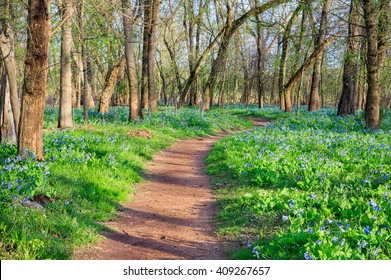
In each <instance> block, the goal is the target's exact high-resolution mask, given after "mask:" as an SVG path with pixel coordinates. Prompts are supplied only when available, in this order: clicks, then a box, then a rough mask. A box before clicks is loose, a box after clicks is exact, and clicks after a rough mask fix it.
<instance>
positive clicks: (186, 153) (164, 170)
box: [73, 134, 227, 260]
mask: <svg viewBox="0 0 391 280" xmlns="http://www.w3.org/2000/svg"><path fill="white" fill-rule="evenodd" d="M225 135H227V134H219V135H216V136H210V137H206V138H195V139H188V140H182V141H178V142H176V143H175V144H174V145H172V146H171V147H170V148H168V149H166V150H164V151H162V152H160V153H159V154H157V155H156V156H155V157H154V159H153V160H152V161H151V162H149V164H148V165H147V167H146V172H145V176H144V178H145V181H144V182H143V183H141V184H139V185H138V186H137V187H136V191H135V195H134V196H133V197H132V198H131V201H130V202H128V203H125V204H123V208H122V209H121V211H120V212H119V218H118V219H116V220H115V221H111V222H108V223H107V224H106V225H107V226H108V227H110V228H111V229H112V231H110V232H103V236H104V239H103V241H102V242H101V243H99V244H96V245H94V246H92V247H90V248H87V249H83V250H80V251H78V252H76V253H75V254H74V257H73V258H74V259H93V260H100V259H103V260H114V259H120V260H130V259H133V260H148V259H152V260H164V259H169V260H175V259H179V260H180V259H188V260H197V259H222V258H223V250H224V248H222V246H221V245H219V244H218V243H217V240H216V238H215V235H214V228H213V225H212V219H213V216H214V215H215V208H214V203H215V200H214V198H213V194H212V191H211V188H210V182H209V178H208V176H207V175H206V174H205V173H204V168H205V163H204V160H205V157H206V156H207V155H208V153H209V151H210V150H211V148H212V146H213V144H214V143H215V142H217V141H218V140H219V139H220V138H222V137H223V136H225Z"/></svg>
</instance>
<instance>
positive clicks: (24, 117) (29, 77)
mask: <svg viewBox="0 0 391 280" xmlns="http://www.w3.org/2000/svg"><path fill="white" fill-rule="evenodd" d="M50 2H51V1H50V0H30V1H29V3H28V13H29V14H28V33H27V51H26V60H25V70H24V71H25V72H24V86H23V95H22V110H21V117H20V127H19V136H18V152H19V154H21V155H22V156H26V154H27V151H26V149H27V150H29V151H31V152H33V153H34V154H35V157H36V159H37V160H43V159H44V153H43V141H42V132H43V113H44V109H45V97H46V91H47V89H46V87H47V73H48V66H49V65H48V64H49V63H48V62H49V55H48V54H49V40H50V30H51V25H50V4H51V3H50Z"/></svg>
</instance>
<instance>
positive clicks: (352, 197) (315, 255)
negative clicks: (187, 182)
mask: <svg viewBox="0 0 391 280" xmlns="http://www.w3.org/2000/svg"><path fill="white" fill-rule="evenodd" d="M260 114H262V113H260ZM281 116H282V117H281V118H280V119H278V120H277V121H275V122H274V123H273V124H271V125H269V126H267V127H262V128H257V129H254V130H252V131H250V132H245V133H241V134H237V135H235V136H232V137H227V138H225V139H223V140H221V141H220V142H219V143H217V145H216V146H215V148H214V150H213V151H212V153H211V155H210V156H209V157H208V163H209V164H208V172H209V173H210V174H212V175H213V176H214V179H215V181H214V183H215V191H216V194H217V196H218V199H219V215H218V217H217V218H216V221H217V223H218V225H219V231H218V234H219V235H220V237H221V238H226V239H229V240H233V241H236V242H238V243H239V244H246V243H248V246H245V245H244V246H242V248H241V249H239V250H233V251H231V252H230V253H229V257H230V258H233V259H252V258H260V259H390V258H391V243H390V242H389V240H390V238H391V232H390V227H391V181H390V178H391V137H390V133H391V132H390V127H391V126H390V124H391V114H390V112H389V111H388V112H387V111H384V112H383V120H382V129H381V130H378V131H372V130H366V129H365V126H364V123H363V121H362V119H363V118H362V115H361V114H359V115H357V116H354V117H348V118H341V117H337V116H336V114H335V111H333V110H330V109H326V110H321V111H318V112H315V113H308V112H305V111H303V112H302V114H301V116H300V117H297V116H295V115H288V116H287V115H286V114H284V113H282V115H281Z"/></svg>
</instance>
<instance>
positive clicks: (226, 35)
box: [179, 0, 289, 108]
mask: <svg viewBox="0 0 391 280" xmlns="http://www.w3.org/2000/svg"><path fill="white" fill-rule="evenodd" d="M288 1H289V0H271V1H269V2H266V3H265V4H263V5H261V6H257V7H254V8H252V9H251V10H249V11H248V12H247V13H245V14H243V15H242V16H241V17H239V18H238V19H236V20H235V21H233V22H232V21H230V20H229V16H228V20H227V24H226V25H225V27H224V28H223V29H222V30H221V31H220V32H219V34H218V35H217V36H216V38H215V39H214V40H213V41H212V42H211V43H210V44H209V46H208V47H207V48H206V49H205V51H204V53H203V54H202V55H201V57H200V58H199V59H198V61H197V63H196V65H195V67H194V70H193V71H192V72H191V73H190V76H189V78H188V79H187V81H186V83H185V85H184V87H183V89H182V91H181V100H180V104H179V106H180V107H182V106H183V104H184V103H185V100H186V96H187V94H188V93H189V90H190V87H191V85H192V84H193V82H194V81H195V80H196V79H197V75H198V72H199V70H200V68H201V65H202V63H203V62H204V61H205V59H206V55H207V54H208V53H209V52H210V51H212V50H213V48H214V47H215V46H216V44H217V43H218V40H219V39H220V38H222V39H221V42H220V48H219V51H218V56H217V58H216V60H215V61H214V63H213V65H212V70H211V73H210V76H209V78H208V82H207V84H206V86H205V88H204V97H206V100H204V106H206V107H207V108H208V106H209V96H206V94H208V95H210V93H211V92H212V91H213V87H214V85H215V81H216V79H217V74H218V72H219V71H221V70H222V69H221V67H222V66H223V65H224V63H223V62H224V61H225V59H224V58H225V57H226V55H227V50H228V46H229V42H230V40H231V38H232V36H233V35H234V34H235V32H236V31H237V30H238V29H239V28H240V27H241V26H242V25H243V24H244V23H245V22H247V20H248V19H249V18H252V17H254V16H256V15H259V14H261V13H263V12H265V11H267V10H268V9H271V8H273V7H275V6H278V5H280V4H282V3H285V2H288ZM228 4H229V2H228ZM231 10H232V9H231ZM213 68H215V69H213ZM205 104H207V105H205Z"/></svg>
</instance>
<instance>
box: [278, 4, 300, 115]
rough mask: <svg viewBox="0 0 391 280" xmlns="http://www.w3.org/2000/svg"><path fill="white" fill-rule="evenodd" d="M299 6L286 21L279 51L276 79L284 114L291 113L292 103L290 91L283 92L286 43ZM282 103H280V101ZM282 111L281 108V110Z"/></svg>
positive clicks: (298, 11) (286, 52)
mask: <svg viewBox="0 0 391 280" xmlns="http://www.w3.org/2000/svg"><path fill="white" fill-rule="evenodd" d="M301 9H302V8H301V5H299V7H297V8H296V10H295V11H294V12H293V14H292V16H291V18H290V19H289V21H288V24H287V25H286V27H285V31H284V34H283V36H282V51H281V60H280V72H279V78H278V87H279V92H280V97H281V98H282V97H283V98H284V109H285V112H291V111H292V103H291V94H290V91H289V92H288V91H284V85H285V76H286V61H287V55H288V47H289V45H288V43H289V41H288V40H289V37H290V34H291V30H292V26H293V23H294V22H295V20H296V18H297V17H298V15H299V13H300V10H301ZM283 93H285V94H283ZM280 103H282V101H280ZM281 109H282V108H281Z"/></svg>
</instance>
